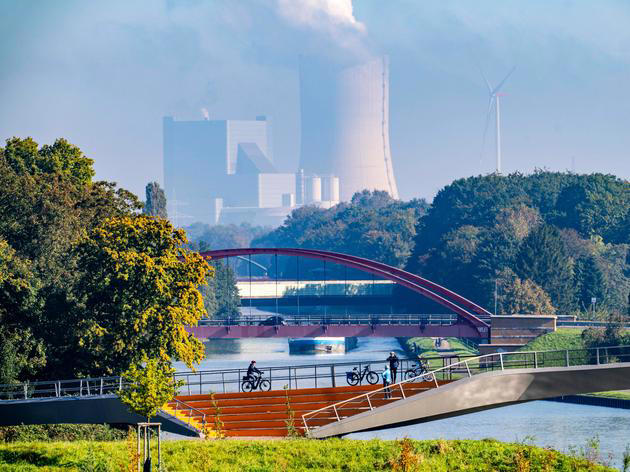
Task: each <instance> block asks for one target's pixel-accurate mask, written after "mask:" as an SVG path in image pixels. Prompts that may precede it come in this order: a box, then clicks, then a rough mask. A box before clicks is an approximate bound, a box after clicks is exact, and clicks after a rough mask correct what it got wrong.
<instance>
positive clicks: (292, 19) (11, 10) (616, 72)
mask: <svg viewBox="0 0 630 472" xmlns="http://www.w3.org/2000/svg"><path fill="white" fill-rule="evenodd" d="M628 25H630V2H629V1H627V0H619V1H614V0H609V1H604V0H598V1H593V0H521V1H510V0H492V1H491V0H488V1H484V0H475V1H471V0H460V1H449V0H431V1H429V0H355V1H354V2H351V1H350V0H242V1H239V0H223V1H221V0H216V1H211V0H108V1H84V0H55V1H53V0H48V1H38V2H34V1H24V0H0V64H1V66H0V137H1V138H2V139H5V138H7V137H10V136H13V135H17V136H33V137H34V138H35V139H36V140H37V141H38V142H40V143H48V142H52V141H53V140H54V139H55V138H56V137H59V136H63V137H66V138H68V139H69V140H70V141H72V142H74V143H76V144H77V145H79V146H80V147H81V148H82V149H83V151H84V152H85V153H86V154H87V155H88V156H89V157H92V158H93V159H95V161H96V170H97V177H98V178H101V179H107V180H113V181H116V182H118V183H119V184H120V185H121V186H123V187H126V188H128V189H130V190H132V191H134V192H136V193H138V194H139V195H141V196H143V195H144V185H145V184H146V182H148V181H150V180H155V179H157V180H158V181H161V180H162V129H161V118H162V116H164V115H174V116H175V117H176V118H178V119H191V118H192V119H200V118H201V112H200V109H201V108H202V107H205V108H207V109H208V110H209V112H210V115H211V117H212V118H233V119H237V118H242V119H252V118H254V116H255V115H259V114H265V115H267V116H269V117H271V119H272V120H273V147H274V154H275V160H276V163H277V164H278V166H279V167H280V168H281V169H283V170H288V171H289V170H290V171H294V170H295V169H296V167H297V163H298V158H299V155H298V153H299V139H300V126H299V120H300V117H299V95H298V74H297V63H298V55H299V54H313V55H325V56H331V57H332V58H336V57H358V58H360V57H368V56H372V55H377V54H388V55H389V56H390V101H391V108H390V137H391V147H392V157H393V163H394V172H395V174H396V177H397V180H398V185H399V189H400V193H401V197H402V198H410V197H414V196H420V197H428V198H430V197H432V196H433V195H434V193H435V192H436V191H437V190H438V189H439V188H440V187H442V186H443V185H445V184H447V183H448V182H450V181H451V180H453V179H454V178H457V177H462V176H469V175H473V174H479V173H487V172H490V171H492V170H493V168H494V157H493V152H494V148H493V139H492V134H490V135H489V140H488V142H487V143H486V146H485V151H484V152H483V153H482V134H483V128H484V124H485V114H486V108H487V106H488V96H487V91H486V87H485V84H484V82H483V79H482V78H481V76H480V73H479V69H478V67H480V68H481V69H483V70H484V71H485V73H486V75H487V76H488V78H489V79H490V81H492V82H497V81H499V80H500V79H501V78H502V76H503V75H504V74H505V73H507V72H508V71H509V70H510V68H511V67H512V66H514V65H516V66H517V69H516V71H515V73H514V75H513V76H512V77H511V79H510V80H509V82H508V83H507V85H506V86H505V92H506V93H507V95H506V96H505V97H504V98H503V101H502V116H503V140H504V145H503V156H504V171H506V172H510V171H516V170H519V171H523V172H529V171H531V170H533V169H534V168H546V169H551V170H567V169H569V170H570V169H571V168H572V167H573V166H574V167H573V168H574V169H575V171H577V172H592V171H601V172H607V173H613V174H616V175H618V176H620V177H622V178H626V179H628V178H630V133H629V132H628V127H629V126H628V125H629V124H630V87H629V84H630V80H629V79H630V28H629V27H628ZM573 163H574V164H573ZM191 171H194V170H191Z"/></svg>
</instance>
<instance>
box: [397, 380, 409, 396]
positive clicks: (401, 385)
mask: <svg viewBox="0 0 630 472" xmlns="http://www.w3.org/2000/svg"><path fill="white" fill-rule="evenodd" d="M398 386H399V387H400V393H401V394H402V397H403V399H405V398H407V397H406V396H405V391H404V390H403V383H402V382H400V383H399V384H398Z"/></svg>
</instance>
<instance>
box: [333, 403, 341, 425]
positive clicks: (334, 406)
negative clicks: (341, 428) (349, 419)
mask: <svg viewBox="0 0 630 472" xmlns="http://www.w3.org/2000/svg"><path fill="white" fill-rule="evenodd" d="M333 410H335V416H336V417H337V421H341V420H340V418H339V413H337V406H336V405H333Z"/></svg>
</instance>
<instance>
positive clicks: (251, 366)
mask: <svg viewBox="0 0 630 472" xmlns="http://www.w3.org/2000/svg"><path fill="white" fill-rule="evenodd" d="M254 374H258V375H259V376H260V375H262V370H260V369H257V368H256V361H252V362H251V363H250V364H249V367H248V368H247V374H246V375H245V378H246V379H249V380H254V379H255V378H256V376H255V375H254Z"/></svg>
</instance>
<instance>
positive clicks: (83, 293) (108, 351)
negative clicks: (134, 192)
mask: <svg viewBox="0 0 630 472" xmlns="http://www.w3.org/2000/svg"><path fill="white" fill-rule="evenodd" d="M186 243H187V240H186V236H185V233H184V231H183V230H178V229H174V228H173V226H172V225H171V224H170V223H169V222H168V221H167V220H163V219H155V218H151V217H146V216H136V217H123V218H112V219H108V220H106V221H104V223H103V225H102V226H101V227H99V228H96V229H95V230H93V231H92V232H91V233H90V234H89V237H86V238H85V239H84V240H83V241H82V242H81V244H79V245H78V246H77V248H76V253H77V260H78V261H79V263H78V270H79V271H80V273H81V276H80V280H79V283H78V286H77V289H76V296H77V299H78V302H77V304H76V306H75V307H74V309H73V317H71V321H70V323H69V325H68V326H67V329H68V331H69V332H70V333H71V337H70V339H69V340H68V342H69V344H70V348H69V350H70V352H72V353H73V355H74V356H75V359H76V361H75V369H76V372H75V374H76V375H80V374H83V375H86V374H90V375H99V374H106V375H109V374H116V373H120V372H122V371H124V370H126V369H128V368H129V367H130V366H131V365H132V364H134V363H138V362H141V360H142V359H145V358H148V359H158V360H161V361H163V362H170V360H171V358H178V359H180V360H182V361H184V362H185V363H186V365H188V366H189V367H192V366H193V364H195V363H198V362H199V361H201V359H203V356H204V349H203V344H202V343H201V342H200V341H199V340H197V339H196V338H195V337H194V336H192V335H191V334H189V333H188V332H187V331H186V329H185V327H186V326H187V325H195V324H196V323H197V321H198V320H199V319H200V318H201V317H202V316H203V314H204V308H203V302H202V298H201V294H200V293H199V290H198V287H199V286H200V285H202V284H204V283H205V280H206V276H207V274H208V272H209V270H210V269H209V267H208V265H207V263H206V262H205V261H204V260H203V259H202V258H201V256H199V255H198V254H196V253H192V252H190V251H189V250H186V249H184V248H183V247H182V246H183V245H184V244H186Z"/></svg>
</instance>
